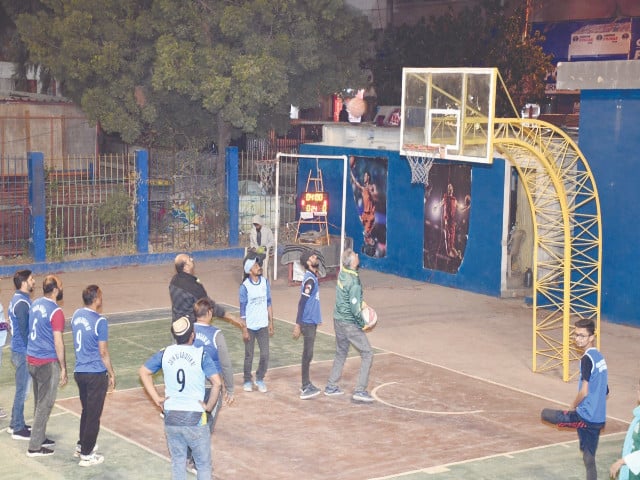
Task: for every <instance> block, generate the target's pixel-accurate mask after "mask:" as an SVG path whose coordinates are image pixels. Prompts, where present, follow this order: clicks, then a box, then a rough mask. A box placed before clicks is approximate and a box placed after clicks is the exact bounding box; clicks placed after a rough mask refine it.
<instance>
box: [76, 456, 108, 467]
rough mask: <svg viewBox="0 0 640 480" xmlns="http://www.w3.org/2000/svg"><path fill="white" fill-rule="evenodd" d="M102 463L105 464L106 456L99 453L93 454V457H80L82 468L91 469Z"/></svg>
mask: <svg viewBox="0 0 640 480" xmlns="http://www.w3.org/2000/svg"><path fill="white" fill-rule="evenodd" d="M102 462H104V456H102V455H100V454H98V453H92V454H91V455H80V462H79V463H78V465H80V466H81V467H91V466H93V465H99V464H101V463H102Z"/></svg>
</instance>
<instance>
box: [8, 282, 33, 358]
mask: <svg viewBox="0 0 640 480" xmlns="http://www.w3.org/2000/svg"><path fill="white" fill-rule="evenodd" d="M30 308H31V298H30V297H29V294H27V293H25V292H22V291H20V290H17V291H16V293H14V294H13V297H12V298H11V301H10V302H9V322H10V323H11V351H12V352H15V353H27V339H28V337H29V309H30Z"/></svg>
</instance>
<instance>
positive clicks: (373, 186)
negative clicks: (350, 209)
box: [349, 156, 388, 258]
mask: <svg viewBox="0 0 640 480" xmlns="http://www.w3.org/2000/svg"><path fill="white" fill-rule="evenodd" d="M349 171H350V175H349V177H350V181H351V187H352V190H353V199H354V201H355V204H356V208H357V210H358V216H359V217H360V221H361V222H362V235H363V237H364V243H363V245H362V253H363V254H365V255H366V256H368V257H373V258H382V257H384V256H385V255H386V254H387V173H388V159H387V158H386V157H358V156H350V157H349Z"/></svg>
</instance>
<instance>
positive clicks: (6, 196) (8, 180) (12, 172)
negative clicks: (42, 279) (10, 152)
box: [0, 156, 31, 262]
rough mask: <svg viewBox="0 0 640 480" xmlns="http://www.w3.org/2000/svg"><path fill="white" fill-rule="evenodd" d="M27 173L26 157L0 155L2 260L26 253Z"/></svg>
mask: <svg viewBox="0 0 640 480" xmlns="http://www.w3.org/2000/svg"><path fill="white" fill-rule="evenodd" d="M30 224H31V210H30V208H29V176H28V169H27V157H26V156H24V157H0V257H1V259H2V261H3V262H11V261H12V260H15V261H18V262H19V261H22V259H24V258H26V257H28V256H29V237H30V233H29V226H30Z"/></svg>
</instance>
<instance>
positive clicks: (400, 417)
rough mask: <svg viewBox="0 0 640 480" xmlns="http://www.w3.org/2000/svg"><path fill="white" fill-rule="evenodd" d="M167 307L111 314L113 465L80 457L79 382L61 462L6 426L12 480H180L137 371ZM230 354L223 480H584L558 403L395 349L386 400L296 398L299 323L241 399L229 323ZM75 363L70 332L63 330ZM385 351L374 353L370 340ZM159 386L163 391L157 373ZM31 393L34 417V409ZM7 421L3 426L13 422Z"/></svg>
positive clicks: (324, 370) (63, 421)
mask: <svg viewBox="0 0 640 480" xmlns="http://www.w3.org/2000/svg"><path fill="white" fill-rule="evenodd" d="M169 318H170V312H169V311H168V310H166V309H157V310H147V311H140V312H130V313H126V314H121V315H117V316H113V317H110V322H111V328H110V342H109V347H110V352H111V356H112V359H113V363H114V368H115V369H116V374H117V382H118V384H117V388H116V391H115V392H113V393H110V394H109V395H108V398H107V402H106V405H105V411H104V414H103V417H102V429H101V433H100V436H99V438H98V444H99V446H100V448H99V451H100V452H101V453H103V454H104V455H105V458H106V460H105V463H104V464H102V465H99V466H96V467H92V468H90V469H82V468H79V467H78V466H77V460H76V459H74V458H73V457H72V453H73V449H74V446H75V442H76V440H77V429H78V422H79V413H80V404H79V400H78V398H77V389H76V387H75V383H74V382H73V381H71V382H70V383H69V384H68V385H67V386H66V387H64V388H62V389H60V391H59V394H58V401H57V403H56V407H55V408H54V412H53V414H52V418H51V420H50V422H49V427H48V436H49V437H50V438H53V439H54V440H56V442H57V445H56V454H55V455H54V456H52V457H46V458H40V459H31V458H27V457H26V455H25V451H26V448H27V443H26V442H19V441H15V440H12V439H11V437H10V436H9V435H7V434H5V433H3V432H1V431H0V462H1V464H2V465H3V467H2V471H3V473H2V477H3V479H14V478H15V479H22V478H30V477H34V476H36V475H37V476H38V478H43V479H49V478H51V479H64V478H79V479H83V478H100V479H111V478H114V479H116V478H120V479H121V478H154V479H155V478H157V479H163V478H167V479H168V478H170V471H169V460H168V453H167V448H166V443H165V440H164V434H163V428H162V420H161V419H160V417H159V412H158V411H157V409H156V408H155V407H154V405H153V404H152V402H151V401H150V400H149V399H148V398H147V397H146V396H145V394H144V392H143V391H142V389H141V387H140V385H139V383H138V379H137V370H138V368H139V366H140V365H141V364H142V363H143V362H144V360H145V359H146V358H147V357H148V356H150V355H151V354H152V353H153V352H155V351H156V350H157V349H159V348H161V347H163V346H164V345H166V344H167V343H169V342H170V338H169V323H170V320H169ZM218 326H220V327H221V328H222V329H223V330H224V332H225V337H226V339H227V344H228V345H229V348H230V353H231V356H232V360H233V364H234V371H235V372H236V375H235V387H236V401H235V403H234V405H233V406H231V407H227V408H224V409H223V410H222V412H221V413H220V417H219V420H218V424H217V426H216V431H215V433H214V436H213V439H212V450H213V456H214V471H215V478H216V479H224V480H228V479H284V480H286V479H299V478H305V479H318V480H321V479H329V478H331V479H333V478H340V479H345V480H351V479H353V480H361V479H382V478H384V479H395V480H423V479H429V480H449V479H454V478H456V479H458V478H474V479H485V478H486V479H550V480H552V479H573V478H575V479H578V478H584V467H583V466H582V460H581V456H580V452H579V451H578V446H577V441H576V434H575V432H574V431H559V430H556V429H554V428H551V427H549V426H547V425H544V424H542V423H541V422H540V420H539V412H540V410H541V409H542V408H543V407H546V406H553V403H550V401H549V400H547V399H545V398H541V397H540V396H538V395H533V394H530V393H528V392H526V391H522V390H519V389H514V388H510V387H508V386H504V385H499V384H497V383H493V382H488V381H486V380H483V379H480V378H475V377H472V376H469V375H465V374H462V373H460V372H457V371H454V370H451V369H446V368H442V367H440V366H437V365H433V364H429V363H425V362H423V361H419V360H416V359H412V358H409V357H406V356H402V355H398V354H396V353H394V352H389V351H383V350H380V349H376V352H375V358H374V364H373V368H372V371H371V377H370V391H371V393H372V395H373V396H374V397H375V398H376V400H377V401H376V402H374V403H373V404H370V405H363V404H357V403H354V402H352V401H351V399H350V395H348V394H347V395H344V396H340V397H326V396H324V395H320V396H318V397H316V398H313V399H310V400H306V401H303V400H300V399H299V398H298V389H299V383H300V367H299V358H300V353H301V349H302V342H301V341H300V340H299V341H295V340H293V339H292V338H291V336H290V335H288V332H289V331H290V329H291V324H290V323H288V322H284V321H281V320H277V325H276V329H277V331H278V332H284V334H282V335H276V336H274V337H273V339H272V342H271V362H270V369H269V372H268V374H267V377H266V380H267V386H268V388H269V391H268V392H267V393H266V394H262V393H259V392H257V391H254V392H251V393H247V392H244V391H242V388H241V386H242V374H241V370H242V367H241V365H242V359H243V351H244V347H243V344H242V340H241V338H240V335H239V331H238V330H235V329H234V328H233V327H231V326H229V325H227V324H224V323H223V324H219V323H218ZM65 341H66V343H67V355H68V357H69V358H68V360H67V362H68V364H69V365H73V348H72V346H71V337H70V335H69V334H68V333H67V334H66V335H65ZM374 346H375V345H374ZM333 349H334V340H333V337H332V336H331V335H328V334H324V333H319V334H318V337H317V340H316V351H315V357H314V363H313V364H312V368H311V376H312V380H313V382H314V383H315V384H316V385H318V386H320V387H323V386H324V383H325V381H326V378H327V376H328V373H329V370H330V368H331V363H332V358H333ZM9 354H10V351H9V350H8V349H6V348H5V357H4V359H5V362H4V365H3V367H2V368H1V369H0V405H1V406H3V407H4V408H5V409H6V408H8V407H9V406H10V405H11V401H12V398H13V379H12V373H13V372H12V368H11V366H10V361H8V359H9V358H10V355H9ZM359 365H360V360H359V357H358V356H357V354H356V353H355V352H354V351H352V352H351V356H350V358H349V359H348V360H347V362H346V365H345V369H344V374H343V378H342V380H341V386H342V388H343V389H344V390H345V391H346V392H347V393H349V392H350V391H351V389H352V388H353V385H354V382H355V378H356V376H357V373H358V368H359ZM156 383H158V384H161V383H162V377H161V375H160V376H158V377H157V378H156ZM32 408H33V406H32V402H31V399H29V401H28V403H27V407H26V414H27V416H29V414H30V412H31V411H32ZM8 421H9V420H8V419H6V418H5V419H0V429H2V430H4V428H5V427H6V426H7V425H8ZM626 427H627V425H626V424H625V423H624V422H619V421H615V420H612V421H609V422H608V424H607V428H606V431H605V432H604V435H603V437H602V439H601V446H600V449H599V451H598V457H597V460H598V468H599V473H600V476H601V478H607V477H608V474H607V469H608V466H609V465H610V464H611V462H613V461H614V460H615V459H616V458H617V455H618V454H619V451H620V446H621V443H622V439H623V436H624V432H625V431H626Z"/></svg>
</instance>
